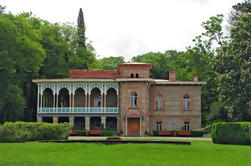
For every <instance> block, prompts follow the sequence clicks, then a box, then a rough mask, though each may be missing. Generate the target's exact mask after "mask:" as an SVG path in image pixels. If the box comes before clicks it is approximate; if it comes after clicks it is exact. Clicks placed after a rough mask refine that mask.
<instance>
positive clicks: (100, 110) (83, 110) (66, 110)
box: [37, 107, 118, 114]
mask: <svg viewBox="0 0 251 166" xmlns="http://www.w3.org/2000/svg"><path fill="white" fill-rule="evenodd" d="M37 113H100V114H102V113H114V114H117V113H118V107H105V108H104V107H90V108H88V107H74V108H69V107H58V108H39V109H38V110H37Z"/></svg>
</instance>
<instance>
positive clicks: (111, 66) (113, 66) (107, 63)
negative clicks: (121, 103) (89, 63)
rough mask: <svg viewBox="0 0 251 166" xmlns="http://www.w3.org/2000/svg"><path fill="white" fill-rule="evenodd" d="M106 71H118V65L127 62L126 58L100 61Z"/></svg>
mask: <svg viewBox="0 0 251 166" xmlns="http://www.w3.org/2000/svg"><path fill="white" fill-rule="evenodd" d="M99 62H100V63H101V65H102V69H104V70H117V69H118V68H117V65H118V64H119V63H123V62H125V58H124V57H122V56H118V57H112V56H111V57H104V58H102V59H100V60H99Z"/></svg>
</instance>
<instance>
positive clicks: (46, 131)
mask: <svg viewBox="0 0 251 166" xmlns="http://www.w3.org/2000/svg"><path fill="white" fill-rule="evenodd" d="M70 131H71V125H70V124H68V123H60V124H52V123H35V122H5V123H4V124H3V125H0V142H26V141H37V140H62V139H67V138H68V136H69V135H70Z"/></svg>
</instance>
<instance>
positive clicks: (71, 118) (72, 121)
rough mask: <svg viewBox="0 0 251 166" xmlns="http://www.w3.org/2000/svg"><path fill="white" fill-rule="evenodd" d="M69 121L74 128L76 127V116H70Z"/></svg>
mask: <svg viewBox="0 0 251 166" xmlns="http://www.w3.org/2000/svg"><path fill="white" fill-rule="evenodd" d="M69 122H70V124H71V126H72V128H73V127H74V117H73V116H71V117H69Z"/></svg>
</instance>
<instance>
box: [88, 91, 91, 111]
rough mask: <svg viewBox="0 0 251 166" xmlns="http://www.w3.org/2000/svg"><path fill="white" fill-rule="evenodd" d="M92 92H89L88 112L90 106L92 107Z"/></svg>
mask: <svg viewBox="0 0 251 166" xmlns="http://www.w3.org/2000/svg"><path fill="white" fill-rule="evenodd" d="M90 104H91V92H90V93H89V94H88V112H90V107H91V105H90Z"/></svg>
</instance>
